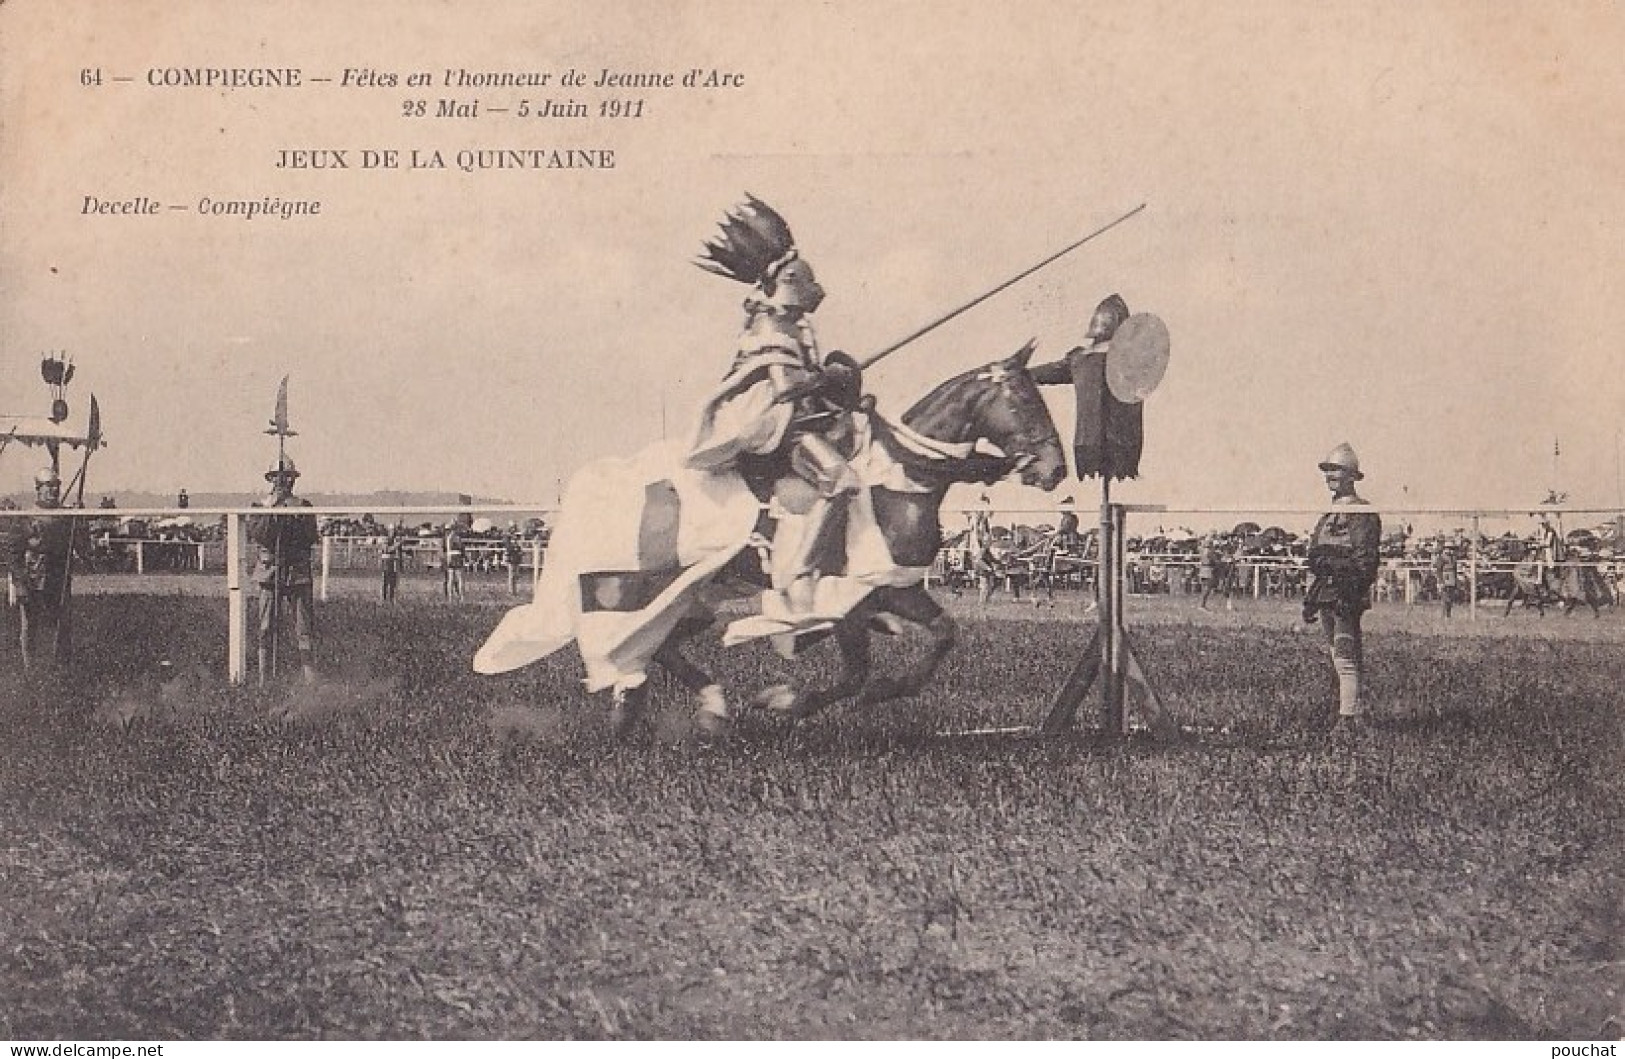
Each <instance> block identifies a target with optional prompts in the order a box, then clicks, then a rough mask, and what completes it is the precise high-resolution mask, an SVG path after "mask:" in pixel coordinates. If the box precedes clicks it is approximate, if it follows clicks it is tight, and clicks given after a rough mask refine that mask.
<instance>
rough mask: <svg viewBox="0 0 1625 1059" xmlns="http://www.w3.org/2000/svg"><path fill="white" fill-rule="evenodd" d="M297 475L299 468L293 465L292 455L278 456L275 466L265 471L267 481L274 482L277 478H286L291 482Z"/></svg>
mask: <svg viewBox="0 0 1625 1059" xmlns="http://www.w3.org/2000/svg"><path fill="white" fill-rule="evenodd" d="M297 477H299V468H297V467H295V466H294V465H293V457H292V456H287V455H284V456H279V457H278V458H277V461H276V466H275V467H272V468H271V469H270V470H268V471H266V472H265V480H266V481H267V482H274V481H276V480H277V479H278V478H286V479H288V481H290V482H291V481H293V480H294V479H295V478H297Z"/></svg>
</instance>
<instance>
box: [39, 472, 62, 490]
mask: <svg viewBox="0 0 1625 1059" xmlns="http://www.w3.org/2000/svg"><path fill="white" fill-rule="evenodd" d="M61 484H62V476H61V475H60V474H57V473H56V468H55V467H41V468H40V469H39V471H38V472H36V473H35V475H34V488H35V489H38V488H39V487H40V486H42V485H61Z"/></svg>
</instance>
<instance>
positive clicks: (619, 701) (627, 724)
mask: <svg viewBox="0 0 1625 1059" xmlns="http://www.w3.org/2000/svg"><path fill="white" fill-rule="evenodd" d="M647 704H648V693H647V691H646V689H645V688H644V687H642V686H641V685H640V686H638V687H635V688H616V689H615V692H614V698H613V699H612V700H611V701H610V707H609V730H610V733H611V734H612V735H614V737H615V738H616V739H625V738H626V737H627V736H629V735H631V734H632V732H633V731H634V730H635V729H636V728H637V726H638V725H639V723H641V722H642V721H643V719H644V717H645V715H646V712H647V711H646V710H645V706H646V705H647Z"/></svg>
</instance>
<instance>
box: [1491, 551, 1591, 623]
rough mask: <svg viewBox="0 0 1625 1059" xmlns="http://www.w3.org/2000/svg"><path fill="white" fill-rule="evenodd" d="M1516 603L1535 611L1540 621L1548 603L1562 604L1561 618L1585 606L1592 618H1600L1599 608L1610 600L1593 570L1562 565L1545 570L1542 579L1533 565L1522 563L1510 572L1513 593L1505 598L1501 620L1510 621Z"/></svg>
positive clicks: (1588, 567)
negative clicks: (1505, 602) (1506, 618)
mask: <svg viewBox="0 0 1625 1059" xmlns="http://www.w3.org/2000/svg"><path fill="white" fill-rule="evenodd" d="M1519 602H1521V603H1522V604H1523V605H1524V606H1525V607H1531V606H1532V607H1534V608H1535V610H1536V611H1537V612H1538V613H1539V614H1540V616H1541V617H1543V618H1544V617H1545V616H1546V605H1547V604H1548V603H1550V604H1552V605H1554V606H1556V605H1559V604H1561V605H1562V607H1563V613H1564V615H1569V614H1573V613H1574V609H1575V608H1576V607H1578V606H1579V605H1580V604H1582V603H1584V604H1585V605H1586V606H1588V607H1590V608H1591V615H1592V617H1595V618H1600V617H1602V608H1603V607H1604V606H1606V605H1607V604H1609V603H1610V602H1612V600H1611V598H1610V593H1609V591H1608V586H1607V585H1606V584H1604V583H1603V580H1602V577H1601V576H1600V575H1599V574H1598V573H1597V570H1596V568H1595V567H1591V566H1572V565H1564V566H1561V567H1554V568H1548V569H1547V570H1546V572H1545V576H1544V577H1542V576H1540V573H1539V571H1538V568H1537V565H1536V564H1535V563H1532V562H1523V563H1519V564H1518V565H1517V567H1515V568H1514V569H1513V571H1512V591H1511V593H1510V594H1509V595H1508V596H1507V605H1506V609H1505V610H1503V611H1502V612H1501V616H1502V617H1510V616H1511V614H1512V605H1513V604H1514V603H1519Z"/></svg>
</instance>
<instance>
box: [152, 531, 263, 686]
mask: <svg viewBox="0 0 1625 1059" xmlns="http://www.w3.org/2000/svg"><path fill="white" fill-rule="evenodd" d="M137 547H138V548H139V545H137ZM136 554H137V555H140V552H139V551H137V553H136ZM247 626H248V608H247V607H246V606H245V605H244V600H243V525H242V516H241V515H239V514H237V513H235V512H232V513H230V514H228V515H227V516H226V679H227V680H228V681H229V682H230V683H232V684H242V683H244V682H245V681H247V679H248V637H247V635H246V633H247V631H248V629H247Z"/></svg>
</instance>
